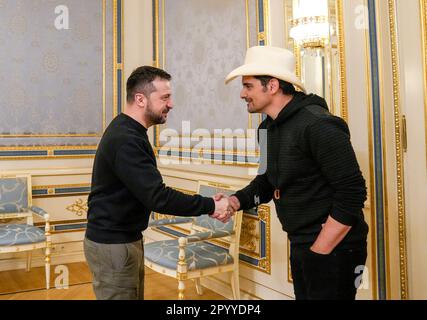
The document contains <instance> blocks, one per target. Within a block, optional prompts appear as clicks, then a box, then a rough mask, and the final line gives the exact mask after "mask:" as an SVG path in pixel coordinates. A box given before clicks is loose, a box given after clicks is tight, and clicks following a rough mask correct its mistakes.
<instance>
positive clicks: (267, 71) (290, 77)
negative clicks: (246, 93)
mask: <svg viewBox="0 0 427 320" xmlns="http://www.w3.org/2000/svg"><path fill="white" fill-rule="evenodd" d="M240 76H270V77H274V78H277V79H280V80H283V81H286V82H289V83H292V84H293V85H295V86H297V87H298V88H300V89H301V90H302V91H303V92H304V93H306V90H305V87H304V85H303V84H302V83H301V81H300V80H299V79H298V77H297V76H296V75H295V74H293V73H290V72H288V71H286V70H278V69H277V68H274V69H272V68H271V67H270V66H262V65H259V64H244V65H243V66H240V67H238V68H236V69H234V70H233V71H231V72H230V73H229V74H228V76H227V77H226V78H225V84H228V83H229V82H230V81H233V80H234V79H236V78H237V77H240Z"/></svg>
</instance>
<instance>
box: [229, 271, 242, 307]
mask: <svg viewBox="0 0 427 320" xmlns="http://www.w3.org/2000/svg"><path fill="white" fill-rule="evenodd" d="M230 280H231V290H232V291H233V299H234V300H240V285H239V272H238V271H232V272H231V277H230Z"/></svg>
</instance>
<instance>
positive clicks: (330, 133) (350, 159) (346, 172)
mask: <svg viewBox="0 0 427 320" xmlns="http://www.w3.org/2000/svg"><path fill="white" fill-rule="evenodd" d="M306 135H307V136H306V138H307V139H308V140H306V141H309V148H310V150H311V153H312V155H313V157H314V158H315V160H316V161H317V163H318V165H319V166H320V169H321V171H322V174H323V175H324V176H325V177H326V179H327V181H328V182H329V184H330V186H331V187H332V188H333V189H334V195H333V204H332V209H331V212H330V216H331V217H332V218H334V219H335V220H337V221H338V222H340V223H342V224H345V225H348V226H352V225H354V224H355V223H356V221H358V220H359V219H360V212H361V209H362V208H363V207H364V202H365V201H366V184H365V180H364V178H363V176H362V172H361V171H360V168H359V164H358V163H357V159H356V155H355V152H354V150H353V147H352V145H351V142H350V133H349V129H348V126H347V124H346V123H345V122H344V120H342V119H340V118H337V117H333V118H322V119H320V120H318V121H316V122H315V123H313V124H312V125H311V126H309V127H308V128H307V131H306Z"/></svg>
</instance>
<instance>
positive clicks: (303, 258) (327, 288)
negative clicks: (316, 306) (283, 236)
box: [290, 243, 367, 300]
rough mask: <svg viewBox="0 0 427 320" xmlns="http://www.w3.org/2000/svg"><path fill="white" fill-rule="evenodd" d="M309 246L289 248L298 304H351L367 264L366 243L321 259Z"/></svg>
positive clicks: (292, 245) (339, 250)
mask: <svg viewBox="0 0 427 320" xmlns="http://www.w3.org/2000/svg"><path fill="white" fill-rule="evenodd" d="M310 247H311V244H291V257H290V258H291V271H292V278H293V283H294V292H295V298H296V299H297V300H354V299H355V298H356V293H357V285H358V284H359V282H360V281H358V280H359V279H361V276H362V271H361V269H362V270H363V267H362V266H364V265H365V263H366V257H367V249H366V243H361V244H360V245H359V246H356V245H354V246H352V248H340V247H339V246H338V247H337V248H335V249H334V250H333V251H332V252H331V253H330V254H328V255H322V254H318V253H315V252H313V251H311V250H310Z"/></svg>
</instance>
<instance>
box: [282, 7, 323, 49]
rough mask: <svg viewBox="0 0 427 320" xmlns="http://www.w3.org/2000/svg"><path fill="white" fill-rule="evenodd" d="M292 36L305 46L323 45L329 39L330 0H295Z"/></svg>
mask: <svg viewBox="0 0 427 320" xmlns="http://www.w3.org/2000/svg"><path fill="white" fill-rule="evenodd" d="M293 8H294V9H293V19H292V20H291V29H290V32H289V34H290V36H291V38H293V39H294V40H295V41H296V42H297V44H298V45H301V46H303V47H323V46H325V44H327V43H328V41H329V19H328V0H294V6H293Z"/></svg>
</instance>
